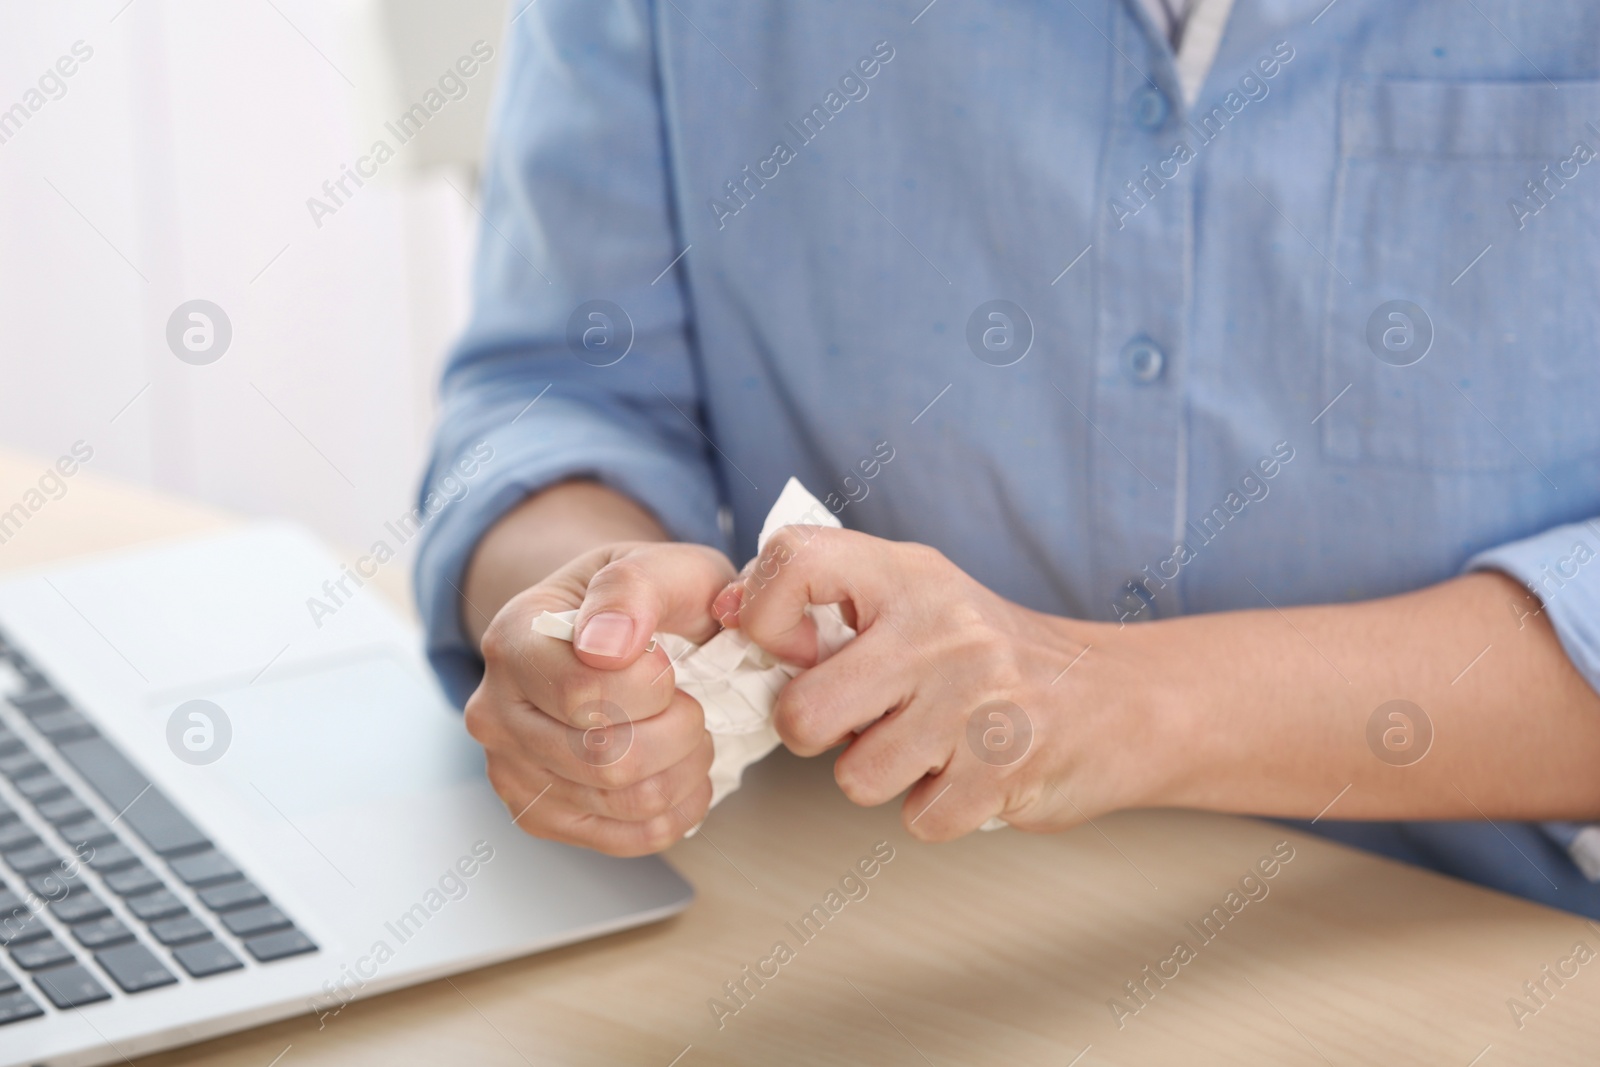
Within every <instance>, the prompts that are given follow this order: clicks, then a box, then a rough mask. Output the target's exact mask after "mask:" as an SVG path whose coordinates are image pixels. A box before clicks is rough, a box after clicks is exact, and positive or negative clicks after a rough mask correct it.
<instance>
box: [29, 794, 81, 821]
mask: <svg viewBox="0 0 1600 1067" xmlns="http://www.w3.org/2000/svg"><path fill="white" fill-rule="evenodd" d="M34 807H35V808H37V809H38V811H39V814H40V815H43V816H44V817H45V818H46V819H48V820H49V821H50V824H51V825H53V826H61V825H62V824H64V823H74V822H78V821H80V820H83V819H87V818H89V816H90V815H91V814H92V813H91V812H90V811H89V809H88V807H87V806H86V805H85V804H84V803H83V801H81V800H79V799H78V798H77V797H75V796H73V795H72V794H71V793H68V794H67V795H66V796H64V797H56V798H55V799H54V800H45V801H41V802H40V803H38V804H35V805H34Z"/></svg>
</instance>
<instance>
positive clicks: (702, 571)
mask: <svg viewBox="0 0 1600 1067" xmlns="http://www.w3.org/2000/svg"><path fill="white" fill-rule="evenodd" d="M732 573H733V568H732V565H731V564H730V563H728V561H727V559H726V557H724V556H723V555H722V554H721V553H720V552H716V551H714V550H712V549H709V548H704V549H702V548H701V546H689V545H672V546H664V548H663V550H660V551H650V550H648V549H645V550H640V551H635V552H630V553H629V554H628V555H625V556H623V557H622V558H620V559H616V560H613V561H612V562H610V563H608V564H606V565H605V566H604V567H601V568H600V569H599V570H598V571H596V572H595V574H594V577H592V578H591V579H589V586H588V589H587V591H586V592H585V594H584V598H583V606H582V607H581V608H580V609H579V610H578V617H577V618H576V619H575V620H574V625H573V633H574V635H575V641H574V648H575V650H576V652H577V656H578V658H579V659H580V660H582V661H583V662H584V663H586V664H588V665H589V666H591V667H598V668H601V669H604V670H612V669H615V668H618V667H623V666H626V665H628V664H629V663H632V662H633V660H634V658H635V657H637V656H638V655H639V654H640V653H641V652H642V651H643V650H644V648H645V646H646V645H647V644H649V642H650V638H651V635H652V634H654V633H655V632H656V631H657V630H664V631H666V632H668V633H675V634H681V635H683V636H684V637H687V638H689V639H690V640H691V641H695V642H701V641H705V640H706V639H708V638H709V637H710V636H711V635H712V634H714V633H716V632H717V630H718V629H720V628H721V626H720V624H719V623H718V622H717V620H716V619H714V618H713V617H712V615H711V600H712V597H714V596H715V595H716V592H717V590H719V589H721V588H722V587H723V585H724V584H725V583H726V582H727V581H728V579H729V578H731V577H732Z"/></svg>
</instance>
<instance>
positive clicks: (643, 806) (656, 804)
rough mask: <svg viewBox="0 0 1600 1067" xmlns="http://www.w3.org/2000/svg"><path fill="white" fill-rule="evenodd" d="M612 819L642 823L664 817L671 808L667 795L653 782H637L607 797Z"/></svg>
mask: <svg viewBox="0 0 1600 1067" xmlns="http://www.w3.org/2000/svg"><path fill="white" fill-rule="evenodd" d="M607 800H608V802H609V803H610V806H611V809H612V818H616V819H626V820H628V821H629V822H641V821H644V820H648V819H654V818H656V817H657V816H660V815H664V814H666V813H667V811H668V810H669V808H670V807H671V804H670V802H669V801H668V799H667V796H666V794H665V793H663V792H662V791H661V790H660V789H658V788H656V786H655V784H654V783H653V782H637V783H635V784H633V785H630V786H627V787H625V788H622V789H618V790H616V791H615V792H613V793H612V794H610V796H608V797H607Z"/></svg>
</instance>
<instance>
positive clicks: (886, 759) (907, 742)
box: [833, 698, 982, 822]
mask: <svg viewBox="0 0 1600 1067" xmlns="http://www.w3.org/2000/svg"><path fill="white" fill-rule="evenodd" d="M932 703H933V702H932V701H930V700H928V699H926V698H917V699H913V700H911V701H909V702H908V703H907V705H906V706H905V707H903V708H901V709H900V710H898V711H896V712H895V713H894V714H892V715H889V716H886V717H885V718H884V719H883V720H881V721H880V722H878V723H877V724H875V725H873V726H869V727H868V728H867V729H866V730H864V731H862V733H861V735H860V736H859V737H857V738H855V740H853V741H851V742H850V746H849V747H848V748H846V749H845V750H844V751H843V752H841V753H840V754H839V758H838V759H837V760H835V761H834V764H833V777H834V780H835V781H836V782H838V783H839V789H840V790H841V791H842V792H843V793H844V795H845V796H847V797H849V798H850V800H851V802H853V803H855V804H859V805H861V806H862V807H865V808H870V807H876V806H877V805H879V804H884V803H887V802H888V801H890V800H893V799H894V798H895V797H897V796H899V795H900V794H901V793H903V792H905V790H907V789H909V788H911V787H912V786H914V785H916V784H917V783H918V782H920V781H921V780H922V779H923V778H925V777H928V776H933V775H938V774H940V773H942V772H943V771H944V770H945V768H946V767H948V766H949V765H950V764H951V762H952V761H953V760H954V759H955V758H956V755H957V754H956V752H955V751H954V749H953V747H952V746H959V745H960V744H961V742H960V741H959V740H955V739H953V738H951V737H949V736H948V735H947V734H945V733H944V732H943V731H941V730H939V729H938V728H937V725H938V715H937V714H936V713H935V711H934V709H933V707H932ZM979 821H980V822H981V821H982V820H981V819H980V820H979Z"/></svg>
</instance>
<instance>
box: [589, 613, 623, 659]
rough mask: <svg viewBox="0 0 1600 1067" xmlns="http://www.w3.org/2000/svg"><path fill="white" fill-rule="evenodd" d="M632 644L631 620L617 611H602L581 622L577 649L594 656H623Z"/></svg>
mask: <svg viewBox="0 0 1600 1067" xmlns="http://www.w3.org/2000/svg"><path fill="white" fill-rule="evenodd" d="M631 644H633V620H632V619H630V618H628V617H627V616H626V615H624V614H622V613H621V612H618V611H602V612H601V613H600V614H598V615H594V616H591V617H590V619H589V621H588V622H586V623H584V624H583V632H582V633H581V634H579V635H578V651H579V652H588V653H590V654H591V655H595V656H611V657H613V658H615V657H619V656H625V655H627V653H628V646H629V645H631Z"/></svg>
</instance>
